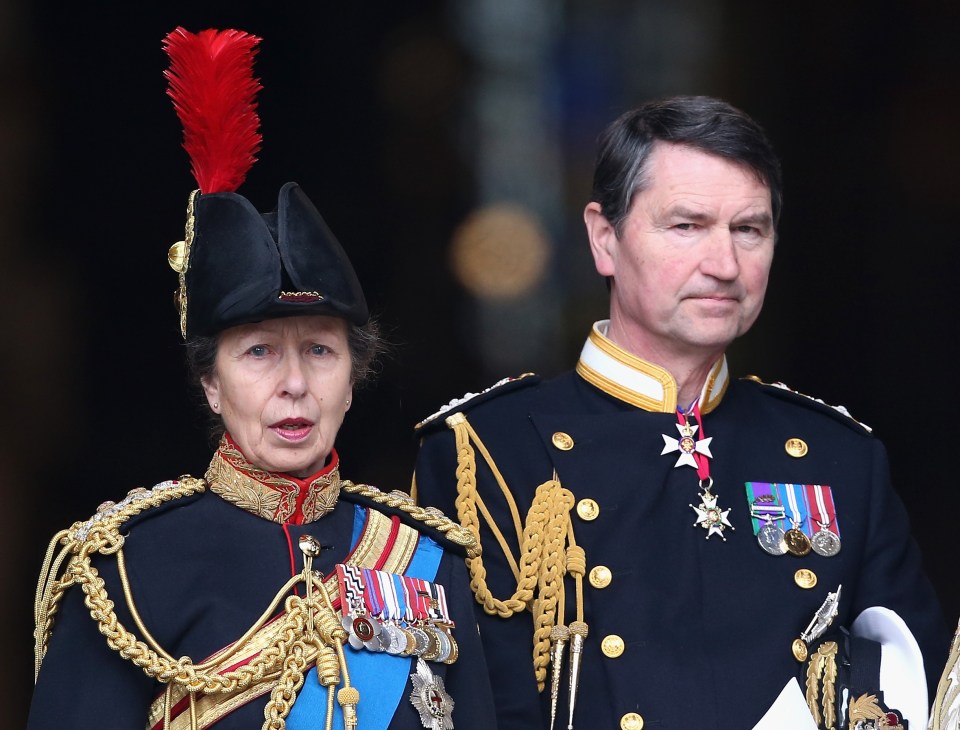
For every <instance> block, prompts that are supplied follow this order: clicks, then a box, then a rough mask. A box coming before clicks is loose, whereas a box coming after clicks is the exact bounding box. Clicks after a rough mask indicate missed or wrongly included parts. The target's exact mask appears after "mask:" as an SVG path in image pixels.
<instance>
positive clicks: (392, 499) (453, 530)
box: [340, 481, 480, 557]
mask: <svg viewBox="0 0 960 730" xmlns="http://www.w3.org/2000/svg"><path fill="white" fill-rule="evenodd" d="M340 489H341V491H343V492H347V493H348V494H358V495H360V496H361V497H366V498H367V499H370V500H372V501H374V502H376V503H377V504H381V505H384V506H386V507H390V508H392V509H399V510H400V511H401V512H406V513H407V514H408V515H410V516H411V517H413V519H415V520H416V521H417V522H422V523H423V524H424V525H426V526H427V527H432V528H433V529H434V530H437V531H438V532H441V533H443V535H444V537H446V538H447V539H448V540H449V541H450V542H452V543H453V544H454V545H460V546H461V547H463V548H464V549H465V550H466V551H467V556H468V557H477V556H478V555H480V541H479V539H476V538H475V536H474V535H473V534H471V532H470V531H469V530H466V529H464V528H463V527H461V526H460V525H458V524H457V523H456V522H455V521H454V520H451V519H450V518H449V517H447V516H446V515H444V514H443V512H441V511H440V510H438V509H436V508H435V507H421V506H420V505H418V504H415V503H414V501H413V498H412V497H411V496H410V495H409V494H407V493H406V492H401V491H399V490H393V491H392V492H382V491H380V490H379V489H377V488H376V487H371V486H369V485H367V484H354V483H353V482H349V481H345V482H342V483H341V485H340Z"/></svg>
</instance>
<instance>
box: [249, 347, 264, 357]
mask: <svg viewBox="0 0 960 730" xmlns="http://www.w3.org/2000/svg"><path fill="white" fill-rule="evenodd" d="M247 352H248V353H250V354H251V355H253V356H254V357H264V356H265V355H266V354H267V346H266V345H254V346H253V347H251V348H250V349H249V350H247Z"/></svg>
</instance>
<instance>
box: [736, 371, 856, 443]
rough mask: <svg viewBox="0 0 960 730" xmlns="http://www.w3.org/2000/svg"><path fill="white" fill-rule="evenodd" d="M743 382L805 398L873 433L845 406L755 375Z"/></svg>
mask: <svg viewBox="0 0 960 730" xmlns="http://www.w3.org/2000/svg"><path fill="white" fill-rule="evenodd" d="M743 380H749V381H751V382H754V383H760V384H761V385H766V386H769V387H771V388H778V389H779V390H783V391H786V392H787V393H793V394H794V395H797V396H800V397H801V398H806V399H807V400H808V401H812V402H814V403H819V404H820V405H821V406H825V407H826V408H832V409H833V410H835V411H836V412H837V413H839V414H840V415H842V416H846V417H847V418H849V419H850V420H851V421H853V422H854V423H856V424H857V425H858V426H860V427H861V428H862V429H864V430H865V431H866V432H867V433H873V429H872V428H870V426H868V425H867V424H865V423H863V421H858V420H857V419H856V418H854V417H853V416H852V415H850V411H848V410H847V409H846V407H845V406H835V405H831V404H830V403H826V402H824V401H823V400H821V399H820V398H814V397H813V396H812V395H807V394H806V393H801V392H800V391H799V390H794V389H793V388H791V387H790V386H788V385H787V384H786V383H781V382H779V381H777V382H775V383H765V382H764V381H763V380H761V379H760V378H758V377H757V376H756V375H747V376H745V377H744V378H743Z"/></svg>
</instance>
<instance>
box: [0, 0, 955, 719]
mask: <svg viewBox="0 0 960 730" xmlns="http://www.w3.org/2000/svg"><path fill="white" fill-rule="evenodd" d="M465 4H466V3H459V4H457V6H462V5H465ZM643 5H644V4H642V3H625V2H611V1H608V2H597V3H585V2H584V3H576V2H570V3H565V4H561V3H557V4H556V5H555V6H551V7H554V8H555V11H556V13H557V22H558V23H559V24H560V29H559V31H558V43H557V45H556V48H555V49H554V53H555V54H556V56H555V58H553V59H551V64H552V66H553V68H554V69H555V75H556V83H557V84H558V89H559V91H558V93H557V99H558V102H557V104H556V105H555V106H554V113H555V115H556V117H555V120H554V122H555V124H556V126H557V128H558V129H560V135H559V140H560V144H561V146H562V155H563V159H564V160H565V166H564V173H565V176H566V177H565V180H564V184H563V190H564V196H565V200H564V203H565V207H564V212H563V220H561V221H554V222H552V224H553V227H554V229H559V230H560V231H562V235H563V236H564V237H565V240H566V243H565V244H564V245H565V246H566V248H567V249H572V250H575V251H576V252H577V253H576V254H575V255H574V258H573V260H572V261H570V260H566V261H564V262H563V265H562V266H558V267H557V268H558V269H560V270H561V272H562V270H569V269H570V268H582V267H589V266H590V261H589V257H588V254H587V250H586V240H585V236H584V235H583V233H582V224H581V223H580V211H581V209H582V206H583V204H584V202H585V201H586V196H587V190H588V185H589V174H590V160H591V157H592V152H593V147H592V145H593V140H594V139H595V137H596V135H597V134H598V133H599V131H600V129H601V128H602V126H603V125H605V124H606V123H607V122H609V121H610V120H612V119H613V118H614V117H615V116H617V115H618V114H619V113H620V112H621V111H624V110H626V109H628V108H630V107H631V106H635V105H636V104H637V103H639V102H640V101H642V100H643V98H644V97H643V96H641V95H639V93H637V90H638V89H644V88H648V86H649V85H648V86H645V85H644V84H643V83H641V82H638V81H637V79H641V80H642V79H643V77H644V74H645V73H647V72H648V70H647V69H645V68H643V67H642V64H637V63H635V62H634V59H635V58H636V54H634V55H631V54H629V53H624V52H623V49H624V48H629V47H630V45H631V43H632V42H633V41H632V39H631V38H630V37H629V35H628V34H627V31H626V30H625V29H624V27H623V25H622V24H621V23H620V22H619V21H620V18H622V17H625V15H627V14H630V16H631V17H635V16H637V15H638V14H639V15H641V16H642V11H643ZM681 5H689V12H691V13H695V12H701V13H702V12H707V11H709V16H710V18H712V19H713V20H712V22H713V23H715V27H714V28H713V35H712V38H713V41H712V45H711V47H710V48H709V49H708V51H706V59H705V60H704V61H703V64H702V68H703V69H704V70H705V71H704V73H702V74H701V75H700V81H698V82H697V83H695V84H689V83H686V84H684V85H683V86H679V87H671V86H670V85H669V83H667V84H665V85H662V87H661V88H658V89H657V90H658V92H662V93H707V94H712V95H717V96H721V97H724V98H727V99H728V100H730V101H731V102H733V103H734V104H736V105H737V106H740V107H741V108H743V109H745V110H746V111H748V112H749V113H750V114H751V115H753V116H755V117H756V118H757V119H758V120H759V121H760V122H761V123H762V124H763V125H764V126H765V127H766V128H767V130H768V132H769V134H770V136H771V138H772V140H773V142H774V144H775V146H776V147H777V149H778V151H779V153H780V155H781V158H782V159H783V164H784V173H785V180H786V191H785V194H786V205H785V210H784V217H783V220H782V223H781V228H780V243H779V244H778V251H777V255H776V259H775V262H774V270H773V275H772V281H771V285H770V290H769V293H768V297H767V304H766V307H765V311H764V314H763V315H762V317H761V319H760V321H759V322H758V324H757V325H756V327H755V328H754V330H753V331H752V332H751V333H750V334H749V335H748V336H746V337H745V338H744V339H743V340H742V341H741V342H739V343H737V344H736V345H735V346H734V348H733V350H732V352H731V362H732V368H733V372H734V373H735V374H738V375H743V374H746V373H756V374H758V375H759V376H761V377H762V378H763V379H764V380H768V381H772V380H782V381H784V382H787V383H789V384H790V385H791V386H792V387H794V388H796V389H798V390H800V391H802V392H805V393H810V394H814V395H816V396H818V397H820V398H822V399H824V400H825V401H827V402H829V403H842V404H844V405H846V406H847V407H849V408H850V410H851V411H852V412H853V414H854V415H855V416H856V417H857V418H858V419H859V420H862V421H864V422H866V423H868V424H870V425H871V426H873V427H874V429H875V432H876V433H877V434H878V435H879V436H880V437H881V438H882V439H883V441H884V442H885V443H886V445H887V447H888V450H889V452H890V456H891V464H892V468H893V472H894V479H895V484H896V486H897V488H898V491H899V493H900V495H901V497H902V498H903V500H904V501H905V503H906V504H907V507H908V509H909V511H910V514H911V517H912V519H913V523H914V528H915V532H916V536H917V539H918V541H919V542H920V544H921V547H922V549H923V551H924V555H925V559H926V562H927V568H928V571H929V573H930V575H931V577H932V579H933V580H934V583H935V585H936V587H937V589H938V592H939V593H940V597H941V600H942V602H943V605H944V609H945V615H946V617H947V620H948V621H949V622H951V623H952V622H953V621H955V620H956V618H957V617H958V616H960V589H958V587H957V580H956V577H955V576H956V571H957V568H956V559H955V555H956V548H955V544H956V532H957V528H956V525H957V516H956V515H957V513H958V510H957V507H956V503H955V498H954V490H955V481H954V480H955V479H956V477H954V475H953V471H954V468H955V466H956V465H955V463H954V457H955V456H956V455H957V453H958V445H960V443H958V437H960V434H958V428H957V394H956V386H955V384H954V383H953V378H954V377H955V373H956V365H955V351H956V346H955V339H956V336H957V327H956V324H955V311H956V308H955V304H954V299H953V298H954V295H955V293H956V289H957V286H956V284H955V280H956V270H957V258H958V255H957V243H958V235H960V234H958V230H960V229H958V224H957V218H958V212H960V211H958V206H957V204H956V193H957V182H956V172H955V171H956V169H957V163H958V161H960V142H958V139H957V133H956V130H957V121H956V120H957V112H958V107H960V90H958V78H960V76H958V72H960V61H958V58H957V52H956V50H955V49H956V48H957V47H960V46H958V44H957V42H956V41H957V40H958V39H957V37H956V36H957V32H956V28H957V20H958V18H957V15H958V14H960V13H958V11H957V10H956V9H954V8H948V7H947V6H948V4H946V3H944V4H942V7H941V5H940V4H937V3H925V2H915V3H911V4H910V7H909V9H908V8H907V7H906V4H900V3H893V2H886V3H884V2H879V3H876V2H874V3H870V4H867V3H843V4H840V3H834V4H833V5H830V6H823V7H817V6H815V5H810V4H804V5H803V6H799V5H797V6H793V5H792V4H791V6H792V9H791V8H788V7H783V6H785V5H788V4H783V3H760V2H749V1H748V2H737V3H733V2H730V3H715V4H707V3H696V2H688V3H685V4H683V3H682V4H681ZM840 5H842V6H843V7H842V8H841V7H839V6H840ZM654 7H655V5H653V4H650V11H651V12H653V9H654ZM638 8H639V10H638ZM455 9H456V7H455V6H453V5H452V4H446V3H443V2H427V1H425V0H407V1H405V2H402V3H365V4H347V3H336V4H334V3H323V2H317V3H310V4H297V3H292V4H291V3H288V4H266V3H264V4H258V5H257V6H256V7H254V6H253V5H252V4H251V5H250V6H249V7H248V6H245V5H244V4H243V3H229V4H223V5H220V6H218V5H217V4H216V3H202V2H193V3H179V2H165V3H162V4H159V3H137V4H129V5H124V6H119V5H117V6H114V5H112V4H110V3H105V4H74V3H70V4H67V3H62V2H56V3H45V4H44V5H43V6H40V5H34V4H20V5H17V4H16V3H14V4H12V5H10V9H9V10H7V11H5V12H6V14H7V15H6V20H7V21H8V30H7V31H5V32H4V34H3V35H0V38H3V39H4V44H5V47H4V48H2V50H0V54H2V55H0V60H2V61H3V69H2V76H0V78H2V79H3V81H4V85H3V88H4V89H5V92H4V96H5V99H6V102H5V108H4V110H3V111H2V116H0V120H2V122H3V130H5V131H4V133H3V137H4V139H5V141H4V142H3V146H2V147H0V149H3V150H4V154H5V155H6V157H5V158H4V159H5V161H6V163H5V165H4V167H5V170H4V171H3V172H0V179H2V180H3V190H4V197H5V202H3V203H2V204H0V211H2V214H3V215H4V218H5V219H6V221H7V225H6V228H7V231H6V235H5V236H4V237H3V238H4V241H3V243H2V244H0V245H2V248H0V250H2V251H3V252H4V254H5V255H4V260H5V262H6V266H5V267H4V269H5V271H4V273H3V274H2V281H3V282H4V286H3V298H4V305H5V306H3V308H2V309H3V312H4V314H3V319H2V320H0V322H2V323H3V325H4V329H5V330H6V332H7V333H8V337H9V339H8V341H7V348H6V350H7V352H6V357H4V358H2V361H3V363H4V364H3V366H2V370H0V373H2V375H3V376H4V384H5V386H6V387H5V389H4V400H5V403H6V407H5V411H6V415H7V418H6V422H7V423H6V427H5V429H4V438H3V451H2V452H0V458H2V461H0V469H2V474H3V479H4V484H3V495H4V496H3V499H4V501H5V503H6V504H5V509H4V510H3V515H2V518H0V519H2V520H3V522H2V527H3V531H2V534H3V541H4V542H3V544H4V546H5V547H6V555H7V560H6V561H4V562H5V563H6V567H5V568H4V575H3V579H4V581H5V583H6V588H5V590H4V594H5V600H4V604H5V607H4V608H5V611H6V615H5V616H4V626H5V630H6V641H5V645H6V646H7V647H8V648H9V649H10V650H11V653H12V655H11V657H9V658H8V660H7V662H5V669H4V672H5V673H6V674H5V676H4V679H5V680H6V681H5V682H3V687H4V690H3V691H4V692H5V693H7V692H9V694H8V695H7V696H6V697H5V699H6V700H7V702H6V706H7V707H8V710H12V712H13V714H12V716H11V715H9V714H8V715H7V716H8V718H9V717H12V720H10V721H11V722H12V725H11V727H16V726H19V725H22V724H23V717H25V706H26V701H25V698H26V697H27V696H28V694H29V687H30V666H31V663H30V651H31V647H30V634H31V630H32V621H31V617H30V615H29V606H30V605H31V602H32V595H33V594H32V592H33V586H34V581H35V577H36V574H37V570H38V569H39V566H40V562H41V559H42V556H43V551H44V549H45V548H46V541H47V540H48V539H49V537H50V536H51V535H52V534H53V533H54V532H55V531H56V530H57V529H60V528H62V527H65V526H67V525H69V524H70V523H71V522H73V521H74V520H77V519H83V518H85V517H87V516H89V514H91V513H92V511H93V510H94V509H95V508H96V506H97V504H99V503H100V502H101V501H103V500H105V499H108V498H112V499H116V498H119V497H121V496H122V495H123V494H125V493H126V491H127V490H128V489H130V488H132V487H134V486H150V485H152V484H154V483H156V482H159V481H161V480H163V479H168V478H172V477H175V476H176V475H178V474H181V473H184V472H190V473H193V474H200V473H202V471H203V470H204V468H205V465H206V463H207V460H208V458H209V453H210V447H209V444H208V443H207V441H206V439H205V436H204V433H203V430H202V427H201V426H200V424H201V422H202V419H201V418H199V417H198V411H197V409H196V407H195V403H194V402H193V397H194V396H193V395H192V394H191V391H190V389H189V388H188V386H187V384H186V380H185V374H184V371H183V367H182V364H181V361H182V353H181V351H180V350H181V343H180V339H179V334H178V331H177V322H176V316H175V312H174V309H173V306H172V292H173V289H174V287H175V275H174V274H173V273H172V272H171V271H170V270H169V268H168V267H167V264H166V261H165V258H166V250H167V248H168V246H169V245H170V244H171V243H172V242H173V241H175V240H178V239H179V238H181V237H182V230H183V229H182V226H183V220H184V212H185V203H186V198H187V195H188V193H189V192H190V190H192V188H193V181H192V179H191V178H190V175H189V166H188V163H187V160H186V155H185V154H184V153H183V151H182V150H181V149H180V148H179V142H180V128H179V126H178V122H177V120H176V118H175V116H174V114H173V111H172V109H171V108H170V105H169V102H168V100H167V99H166V97H165V95H164V92H165V84H164V80H163V78H162V75H161V73H162V70H163V68H164V67H165V65H166V59H165V57H164V56H163V54H162V52H161V50H160V41H161V39H162V37H163V36H164V35H165V34H166V33H167V32H168V31H169V30H171V29H173V27H175V26H176V25H184V26H186V27H187V28H189V29H191V30H194V31H196V30H200V29H203V28H206V27H211V26H212V27H239V28H243V29H245V30H248V31H250V32H253V33H256V34H257V35H260V36H261V37H263V38H264V39H265V40H264V42H263V44H262V46H261V54H260V56H259V59H258V62H257V67H256V69H257V74H258V76H259V77H260V78H261V79H262V80H263V84H264V87H265V88H264V91H263V92H262V94H261V96H260V112H261V118H262V131H263V136H264V146H263V151H262V153H261V155H260V162H259V163H258V164H257V165H256V166H255V167H254V169H253V171H252V172H251V174H250V175H249V177H248V181H247V183H246V184H245V186H244V187H243V188H242V192H243V193H244V194H246V195H247V197H248V198H250V199H251V200H252V201H253V202H254V204H255V205H257V206H258V207H259V208H260V209H261V210H267V209H270V208H271V207H272V206H273V205H274V203H275V195H276V191H277V190H278V189H279V187H280V185H281V184H282V183H283V182H286V181H287V180H296V181H298V182H299V183H300V184H301V185H302V186H303V187H304V189H305V190H306V191H307V193H308V194H309V195H310V197H311V198H312V199H313V200H314V201H315V203H316V204H317V206H318V207H319V208H320V210H321V211H322V212H323V214H324V217H325V218H326V219H327V222H328V223H329V224H330V226H331V228H332V229H333V230H334V231H335V232H336V233H337V235H338V237H339V238H340V240H341V241H342V242H343V244H344V246H345V247H346V248H347V250H348V252H349V254H350V256H351V258H352V260H353V261H354V264H355V266H356V268H357V270H358V274H359V276H360V279H361V281H362V282H363V283H364V287H365V289H366V291H367V295H368V299H369V300H370V303H371V305H372V308H373V309H374V310H375V311H376V312H378V313H380V318H381V321H382V323H383V325H384V328H385V330H386V333H387V335H388V336H389V338H390V339H391V340H393V342H394V343H395V344H396V347H395V350H394V356H393V357H391V358H389V359H387V360H386V361H385V363H384V366H383V372H382V374H381V377H380V380H379V384H378V386H377V387H376V388H375V389H371V390H368V391H365V392H362V393H360V394H358V399H357V403H356V405H355V407H354V409H353V410H352V412H351V414H350V415H349V416H348V421H347V423H346V424H345V427H344V430H343V431H342V433H341V438H340V441H339V444H338V449H339V451H340V454H341V459H342V461H343V464H344V467H343V472H344V474H345V476H347V477H348V478H351V479H353V480H354V481H367V482H370V483H374V484H378V485H380V486H383V487H387V488H395V487H400V488H406V487H407V485H408V484H409V477H410V472H411V469H412V463H413V458H414V454H415V449H416V444H415V441H414V439H413V436H412V426H413V424H414V423H416V422H417V421H418V420H419V419H421V418H423V417H424V416H426V415H428V414H429V413H431V412H432V411H433V410H435V409H436V408H437V407H438V406H439V405H440V404H442V403H444V402H446V401H447V400H449V399H450V398H452V397H455V396H458V395H460V394H461V393H463V392H465V391H467V390H474V391H476V390H480V389H481V388H483V387H485V386H487V385H489V384H490V383H492V382H493V381H494V380H496V379H499V378H500V377H503V376H505V375H511V374H516V373H515V372H500V371H496V370H495V369H493V368H491V367H490V366H489V365H488V364H487V360H486V359H485V358H484V354H483V350H482V347H481V346H480V345H479V344H478V338H477V332H476V329H475V328H476V324H475V318H474V311H475V305H474V303H473V302H472V300H471V299H470V298H469V297H468V296H467V295H466V294H465V292H464V291H463V290H462V289H461V288H460V287H459V285H458V284H456V283H455V281H454V280H453V278H452V276H451V274H450V271H449V268H448V266H447V259H446V251H447V248H448V245H449V240H450V236H451V233H452V231H453V230H454V228H455V227H456V225H457V224H458V223H459V222H460V221H461V220H462V219H463V218H464V216H465V215H466V214H467V213H468V212H469V211H470V210H471V208H472V207H473V205H475V203H476V190H475V184H474V182H473V177H472V173H471V160H470V157H469V154H467V153H465V150H466V149H469V147H470V142H471V140H470V137H469V135H470V134H471V132H470V126H469V124H465V123H464V116H465V109H467V108H468V102H469V100H470V94H471V93H472V90H473V89H474V88H475V85H474V84H475V82H476V77H477V69H476V64H475V60H474V59H473V58H472V57H471V54H470V52H469V51H468V49H467V48H465V47H464V44H463V42H462V40H463V39H462V35H460V36H458V35H457V34H456V33H455V32H454V31H453V29H452V28H453V25H454V21H453V20H452V18H453V10H455ZM675 23H676V27H674V28H673V32H674V33H676V34H677V37H683V34H684V32H685V25H684V18H683V15H682V13H681V14H678V15H677V17H676V19H675ZM10 24H12V25H10ZM12 29H15V30H12ZM637 42H640V41H637ZM618 49H619V50H618ZM571 244H572V246H571ZM577 256H579V257H580V258H579V259H577V258H576V257H577ZM560 275H561V279H560V281H561V282H562V281H563V279H562V273H561V274H560ZM579 280H580V279H577V281H579ZM591 287H592V288H591ZM563 296H564V300H563V302H564V305H563V306H564V307H565V318H566V320H569V327H568V331H566V332H565V333H564V335H563V337H562V338H561V342H562V343H563V344H561V345H559V346H558V347H557V348H554V349H553V350H552V351H551V352H545V353H543V355H542V358H539V359H537V358H535V359H534V361H533V362H529V363H525V364H524V366H523V368H522V369H523V370H537V371H540V372H542V373H543V374H546V375H550V374H554V373H555V372H557V371H558V370H560V369H563V368H566V367H569V366H570V365H572V363H573V362H574V361H575V358H576V353H577V351H578V349H579V346H580V344H581V342H582V339H583V337H584V336H585V334H586V332H585V330H584V329H583V326H582V323H583V322H584V321H592V320H593V319H600V318H602V317H604V316H605V310H604V306H603V287H602V283H601V282H600V281H599V279H597V280H596V281H594V282H592V283H591V284H589V285H584V286H583V287H582V290H581V289H580V285H579V284H578V285H577V288H574V289H573V290H570V287H568V288H567V290H565V291H564V295H563ZM876 529H878V530H881V531H882V530H883V529H884V526H883V525H877V526H876ZM21 712H23V715H22V716H21V715H20V713H21Z"/></svg>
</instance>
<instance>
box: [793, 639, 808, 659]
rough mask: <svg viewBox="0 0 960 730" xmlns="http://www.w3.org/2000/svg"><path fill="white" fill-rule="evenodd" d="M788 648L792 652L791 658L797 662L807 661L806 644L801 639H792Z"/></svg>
mask: <svg viewBox="0 0 960 730" xmlns="http://www.w3.org/2000/svg"><path fill="white" fill-rule="evenodd" d="M790 650H791V651H792V652H793V658H794V659H796V660H797V661H798V662H805V661H807V653H808V652H807V644H806V642H805V641H804V640H803V639H794V640H793V646H791V647H790Z"/></svg>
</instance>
